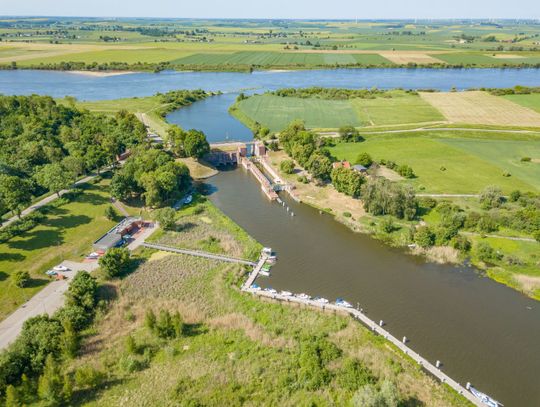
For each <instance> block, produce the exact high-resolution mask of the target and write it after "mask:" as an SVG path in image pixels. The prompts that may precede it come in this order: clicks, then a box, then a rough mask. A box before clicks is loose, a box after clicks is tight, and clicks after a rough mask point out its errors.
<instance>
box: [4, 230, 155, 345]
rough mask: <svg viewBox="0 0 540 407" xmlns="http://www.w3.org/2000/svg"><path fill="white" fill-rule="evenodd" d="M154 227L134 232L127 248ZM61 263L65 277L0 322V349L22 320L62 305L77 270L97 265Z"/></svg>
mask: <svg viewBox="0 0 540 407" xmlns="http://www.w3.org/2000/svg"><path fill="white" fill-rule="evenodd" d="M156 229H157V226H154V225H152V226H151V227H148V228H144V229H143V230H141V231H140V232H138V233H136V234H135V235H133V239H134V240H133V241H131V242H130V243H129V245H128V246H127V248H128V249H129V250H135V249H136V248H138V247H139V246H141V245H142V244H143V243H144V241H145V239H147V238H148V237H149V236H150V235H151V234H152V233H154V232H155V231H156ZM61 264H62V265H64V266H66V267H67V268H69V269H70V271H68V272H65V273H62V274H64V275H65V276H66V277H67V279H65V280H59V281H53V282H51V283H49V284H47V285H46V286H45V288H43V290H41V291H40V292H39V293H37V294H36V295H34V296H33V297H32V298H31V299H30V300H28V301H27V302H26V303H25V304H23V305H22V306H21V307H19V308H18V309H17V310H16V311H15V312H14V313H12V314H11V315H10V316H8V317H7V318H6V319H5V320H3V321H2V322H0V349H4V348H5V347H7V346H8V345H9V344H10V343H11V342H13V341H14V340H15V339H16V338H17V336H18V335H19V333H20V332H21V329H22V326H23V324H24V321H26V320H27V319H29V318H32V317H35V316H37V315H41V314H44V313H45V314H49V315H52V314H53V313H54V312H55V311H56V310H57V309H59V308H60V307H62V306H63V305H64V299H65V296H64V293H65V292H66V291H67V289H68V287H69V283H70V282H71V280H72V279H73V277H75V275H76V274H77V273H78V272H79V271H88V272H92V271H94V270H96V269H97V268H98V267H99V265H98V262H97V260H95V261H90V262H83V263H78V262H74V261H64V262H62V263H61Z"/></svg>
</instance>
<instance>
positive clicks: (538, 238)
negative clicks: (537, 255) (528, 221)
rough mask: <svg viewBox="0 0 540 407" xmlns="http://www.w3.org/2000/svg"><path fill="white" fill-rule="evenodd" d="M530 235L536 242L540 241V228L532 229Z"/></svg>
mask: <svg viewBox="0 0 540 407" xmlns="http://www.w3.org/2000/svg"><path fill="white" fill-rule="evenodd" d="M532 235H533V238H534V239H535V240H536V241H537V242H540V230H536V231H534V232H533V234H532Z"/></svg>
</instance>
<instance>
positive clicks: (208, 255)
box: [142, 243, 257, 267]
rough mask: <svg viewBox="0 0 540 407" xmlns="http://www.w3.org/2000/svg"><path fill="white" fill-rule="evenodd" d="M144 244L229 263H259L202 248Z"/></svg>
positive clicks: (247, 264) (167, 250) (254, 264)
mask: <svg viewBox="0 0 540 407" xmlns="http://www.w3.org/2000/svg"><path fill="white" fill-rule="evenodd" d="M142 246H143V247H147V248H149V249H155V250H161V251H163V252H170V253H177V254H187V255H188V256H195V257H203V258H206V259H211V260H217V261H224V262H227V263H237V264H244V265H246V266H253V267H255V266H257V263H255V262H253V261H250V260H244V259H237V258H235V257H228V256H222V255H220V254H214V253H208V252H203V251H200V250H190V249H178V248H176V247H170V246H164V245H161V244H153V243H143V244H142Z"/></svg>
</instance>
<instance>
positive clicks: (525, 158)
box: [521, 157, 531, 163]
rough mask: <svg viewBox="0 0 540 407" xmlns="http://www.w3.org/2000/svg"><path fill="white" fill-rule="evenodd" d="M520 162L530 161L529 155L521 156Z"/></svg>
mask: <svg viewBox="0 0 540 407" xmlns="http://www.w3.org/2000/svg"><path fill="white" fill-rule="evenodd" d="M521 162H524V163H528V162H531V157H521Z"/></svg>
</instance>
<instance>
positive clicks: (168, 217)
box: [154, 208, 176, 230]
mask: <svg viewBox="0 0 540 407" xmlns="http://www.w3.org/2000/svg"><path fill="white" fill-rule="evenodd" d="M154 219H155V220H156V221H158V222H159V224H160V225H161V227H162V228H163V229H167V230H169V229H172V228H173V227H174V226H175V225H176V211H175V210H174V209H173V208H161V209H157V210H156V211H155V212H154Z"/></svg>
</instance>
